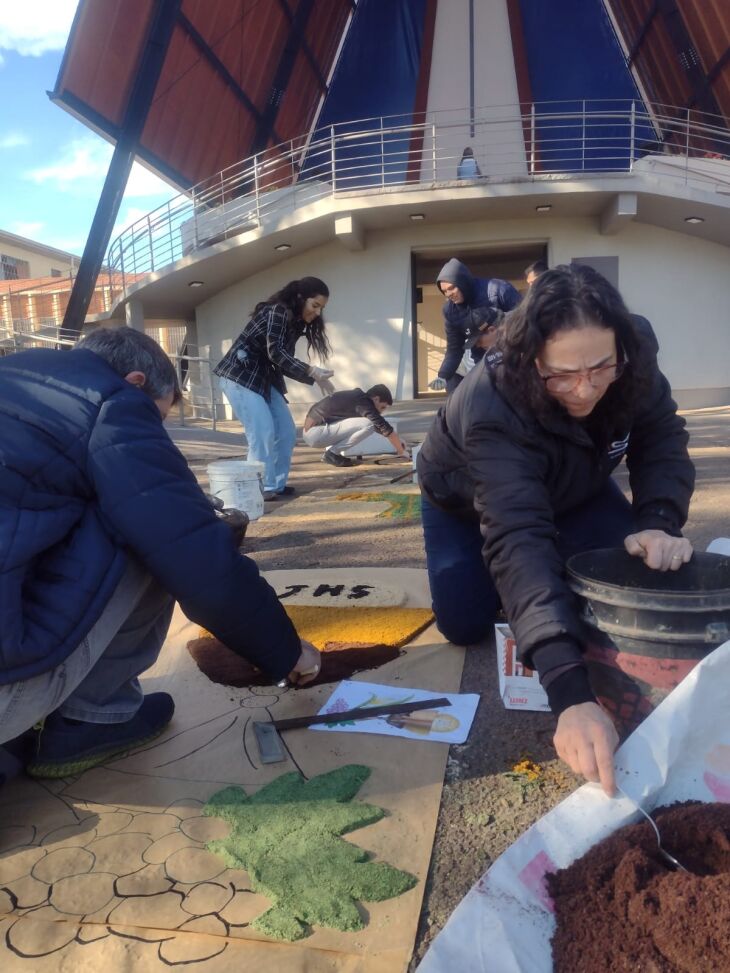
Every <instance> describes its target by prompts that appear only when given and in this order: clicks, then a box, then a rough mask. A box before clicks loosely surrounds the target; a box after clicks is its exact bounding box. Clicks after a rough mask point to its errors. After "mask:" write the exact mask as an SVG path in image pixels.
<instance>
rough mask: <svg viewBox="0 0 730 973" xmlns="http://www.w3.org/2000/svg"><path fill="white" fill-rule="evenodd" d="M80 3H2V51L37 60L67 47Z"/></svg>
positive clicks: (42, 0) (56, 0)
mask: <svg viewBox="0 0 730 973" xmlns="http://www.w3.org/2000/svg"><path fill="white" fill-rule="evenodd" d="M77 6H78V0H23V3H5V4H3V13H2V19H1V20H0V49H2V50H6V51H17V53H18V54H23V55H29V56H35V57H38V56H40V55H41V54H45V52H46V51H62V50H63V49H64V47H65V46H66V40H67V39H68V34H69V31H70V30H71V24H72V22H73V17H74V14H75V13H76V7H77Z"/></svg>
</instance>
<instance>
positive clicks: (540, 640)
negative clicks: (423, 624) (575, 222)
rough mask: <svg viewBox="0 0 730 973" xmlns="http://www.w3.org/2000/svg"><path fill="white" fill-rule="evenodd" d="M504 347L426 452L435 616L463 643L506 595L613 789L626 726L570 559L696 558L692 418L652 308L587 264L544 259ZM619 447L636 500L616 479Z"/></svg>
mask: <svg viewBox="0 0 730 973" xmlns="http://www.w3.org/2000/svg"><path fill="white" fill-rule="evenodd" d="M498 348H499V350H500V351H501V354H502V358H501V362H500V363H498V364H496V366H495V367H488V366H487V364H486V362H481V363H480V364H479V365H477V366H476V367H475V368H473V369H472V371H471V372H470V373H469V374H468V375H467V377H466V379H465V380H464V382H462V384H461V385H460V386H459V388H458V389H457V390H456V392H455V393H454V394H453V395H452V396H451V397H450V398H449V399H448V400H447V402H446V404H445V406H443V407H442V408H441V410H440V411H439V414H438V416H437V417H436V419H435V421H434V423H433V425H432V427H431V429H430V430H429V432H428V435H427V437H426V440H425V441H424V443H423V445H422V447H421V450H420V452H419V454H418V461H417V466H418V480H419V484H420V487H421V491H422V517H423V530H424V540H425V546H426V558H427V566H428V572H429V582H430V586H431V594H432V599H433V607H434V612H435V614H436V622H437V624H438V627H439V628H440V630H441V631H442V632H443V634H444V635H445V636H446V637H447V638H448V639H449V640H450V641H452V642H455V643H457V644H460V645H468V644H471V643H474V642H478V641H480V640H481V639H483V638H484V637H485V636H486V635H487V633H488V632H489V631H490V630H491V628H492V625H493V622H494V615H495V612H496V609H497V597H498V596H499V599H500V600H501V603H502V607H503V608H504V611H505V613H506V615H507V619H508V621H509V624H510V627H511V628H512V631H513V632H514V635H515V639H516V642H517V646H518V651H519V653H520V657H521V660H522V661H523V662H524V663H525V664H526V665H529V666H530V667H531V668H534V669H536V670H537V672H538V674H539V676H540V679H541V682H542V685H543V687H544V688H545V690H546V692H547V695H548V700H549V702H550V706H551V709H552V711H553V712H554V713H555V714H556V715H557V716H558V724H557V729H556V734H555V745H556V749H557V752H558V754H559V756H560V757H562V758H563V759H564V760H565V761H566V762H567V763H568V764H569V765H570V767H571V768H572V769H573V770H574V771H576V772H579V773H581V774H583V775H584V776H585V777H587V778H588V779H589V780H598V779H600V781H601V783H602V785H603V787H604V789H605V790H606V791H607V792H608V793H611V792H612V790H613V787H614V778H613V762H612V755H613V751H614V749H615V747H616V744H617V740H618V737H617V734H616V730H615V728H614V726H613V723H612V721H611V720H610V718H609V716H608V715H607V714H606V713H605V712H604V710H603V709H602V708H601V707H600V706H599V705H598V704H597V702H596V700H595V697H594V695H593V692H592V690H591V687H590V685H589V681H588V676H587V670H586V668H585V665H584V663H583V659H582V649H583V645H582V639H583V637H584V634H583V628H582V624H581V621H580V617H579V608H578V605H577V603H576V600H575V598H574V596H573V594H572V592H571V590H570V588H569V587H568V584H567V582H566V579H565V562H566V560H567V558H568V557H570V556H571V555H572V554H575V553H578V552H580V551H584V550H590V549H594V548H600V547H611V546H622V545H623V546H625V548H626V550H627V551H628V552H629V554H632V555H635V556H637V557H641V558H643V560H644V561H645V563H646V564H647V565H648V566H649V567H650V568H654V569H657V570H661V571H666V570H676V569H678V568H679V567H680V566H681V565H682V564H683V563H685V562H687V561H689V559H690V557H691V555H692V546H691V544H690V542H689V541H688V540H687V539H685V538H683V537H682V527H683V525H684V523H685V521H686V519H687V512H688V508H689V501H690V497H691V495H692V491H693V489H694V467H693V465H692V463H691V461H690V458H689V454H688V451H687V433H686V431H685V428H684V426H685V424H684V420H683V419H681V418H680V417H679V416H678V415H677V411H676V405H675V403H674V401H673V400H672V397H671V391H670V388H669V384H668V382H667V380H666V378H664V376H663V375H662V374H661V373H660V371H659V369H658V366H657V362H656V338H655V336H654V334H653V332H652V331H651V329H650V328H649V327H648V322H646V321H645V319H643V318H640V317H638V316H631V315H630V314H629V312H628V311H627V309H626V306H625V305H624V302H623V300H622V298H621V296H620V295H619V293H618V292H617V291H616V289H615V288H614V287H613V286H612V285H611V284H610V283H609V282H608V281H607V280H605V278H603V277H602V276H601V275H600V274H599V273H598V272H597V271H595V270H593V269H592V268H591V267H586V266H574V267H557V268H555V269H554V270H548V271H546V272H545V273H544V274H542V275H541V276H540V278H539V279H538V280H537V281H536V282H535V283H534V284H533V285H532V287H531V288H530V291H529V293H528V295H527V297H526V298H525V300H524V302H523V303H522V304H521V305H520V307H519V308H517V309H516V310H515V311H513V312H512V313H511V314H510V315H508V316H507V319H506V321H505V324H504V327H503V328H502V329H501V331H500V337H499V340H498ZM624 456H625V457H626V461H627V464H628V468H629V474H630V483H631V492H632V503H631V504H629V502H628V501H627V500H626V499H625V497H624V495H623V493H622V492H621V491H620V489H619V488H618V486H617V485H616V483H615V482H614V480H613V479H612V478H611V472H612V471H613V470H614V469H615V468H616V467H617V466H618V465H619V463H620V462H621V460H622V458H623V457H624Z"/></svg>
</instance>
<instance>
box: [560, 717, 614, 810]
mask: <svg viewBox="0 0 730 973" xmlns="http://www.w3.org/2000/svg"><path fill="white" fill-rule="evenodd" d="M553 743H554V744H555V749H556V750H557V753H558V756H559V757H560V759H561V760H564V761H565V763H566V764H567V765H568V766H569V767H570V769H571V770H572V771H574V773H576V774H582V776H583V777H585V779H586V780H592V781H600V784H601V787H602V788H603V789H604V791H605V792H606V794H608V796H609V797H613V795H614V793H615V790H616V779H615V775H614V769H613V754H614V751H615V749H616V747H617V746H618V733H617V732H616V727H615V726H614V725H613V720H612V719H611V717H610V716H609V715H608V714H607V713H606V712H605V711H604V710H603V709H602V708H601V707H600V706H599V705H598V703H577V704H576V705H575V706H569V707H568V708H567V709H566V710H563V712H562V713H561V714H560V716H559V717H558V726H557V729H556V731H555V736H554V737H553Z"/></svg>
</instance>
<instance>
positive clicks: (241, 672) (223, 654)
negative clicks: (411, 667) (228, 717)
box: [188, 636, 400, 688]
mask: <svg viewBox="0 0 730 973" xmlns="http://www.w3.org/2000/svg"><path fill="white" fill-rule="evenodd" d="M188 652H189V653H190V655H191V656H192V657H193V659H195V662H196V663H197V665H198V668H199V669H200V671H201V672H202V673H204V675H206V676H207V677H208V679H210V680H211V682H217V683H221V684H222V685H224V686H234V687H238V688H241V687H244V686H271V685H272V682H273V680H272V679H271V677H270V676H267V675H266V674H265V673H263V672H261V670H260V669H257V668H256V667H255V666H254V665H252V663H250V662H249V661H248V660H247V659H243V658H241V656H240V655H236V653H235V652H232V651H231V649H229V648H227V647H226V646H225V645H223V643H222V642H219V641H218V639H215V638H212V637H210V636H208V637H206V638H199V639H192V641H190V642H188ZM399 654H400V650H399V649H398V648H396V647H395V646H394V645H357V644H355V643H350V644H338V643H332V642H331V643H329V644H328V646H327V650H326V651H325V652H323V653H322V669H321V671H320V673H319V675H318V676H317V678H316V679H315V680H313V682H310V683H308V684H307V685H309V686H319V685H321V684H323V683H330V682H340V680H342V679H350V678H351V677H352V676H353V675H354V674H355V673H356V672H363V671H364V670H366V669H376V668H377V667H378V666H382V665H385V663H386V662H390V661H391V660H392V659H397V658H398V655H399Z"/></svg>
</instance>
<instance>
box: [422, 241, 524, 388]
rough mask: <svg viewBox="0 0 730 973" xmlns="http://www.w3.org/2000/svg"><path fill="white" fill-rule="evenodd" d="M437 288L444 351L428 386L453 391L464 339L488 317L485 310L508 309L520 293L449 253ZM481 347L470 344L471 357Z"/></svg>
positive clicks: (475, 356) (476, 355) (477, 356)
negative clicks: (441, 299) (440, 299)
mask: <svg viewBox="0 0 730 973" xmlns="http://www.w3.org/2000/svg"><path fill="white" fill-rule="evenodd" d="M436 283H437V286H438V289H439V290H440V291H441V293H442V294H443V295H444V297H445V298H446V301H445V303H444V307H443V315H444V329H445V331H446V354H445V355H444V360H443V361H442V363H441V367H440V368H439V372H438V377H437V378H435V379H434V380H433V381H432V382H429V385H428V387H429V388H430V389H431V390H433V391H435V392H440V391H443V390H444V389H446V391H447V392H453V390H454V389H455V388H456V386H457V385H458V384H459V382H460V381H461V375H458V374H457V369H458V367H459V365H460V363H461V360H462V358H463V357H464V352H465V350H466V345H467V342H468V340H469V339H470V338H471V337H473V336H474V334H476V332H478V331H479V330H480V328H481V326H482V325H483V324H484V322H485V321H487V322H488V321H489V317H490V315H489V311H490V310H491V309H496V310H498V311H511V310H512V308H514V307H517V305H518V304H519V303H520V293H519V291H517V290H516V289H515V288H514V287H513V286H512V284H510V283H508V282H507V281H506V280H500V279H499V278H498V277H491V278H486V279H484V278H479V277H474V276H473V275H472V273H471V271H470V270H469V268H468V267H466V266H465V265H464V264H463V263H462V262H461V261H460V260H457V259H456V258H455V257H452V259H451V260H449V261H447V263H446V264H444V266H443V268H442V270H441V273H440V274H439V275H438V278H437V280H436ZM483 354H484V350H483V349H479V348H473V349H472V350H471V357H472V359H473V360H474V361H479V359H480V358H481V357H482V356H483Z"/></svg>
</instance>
